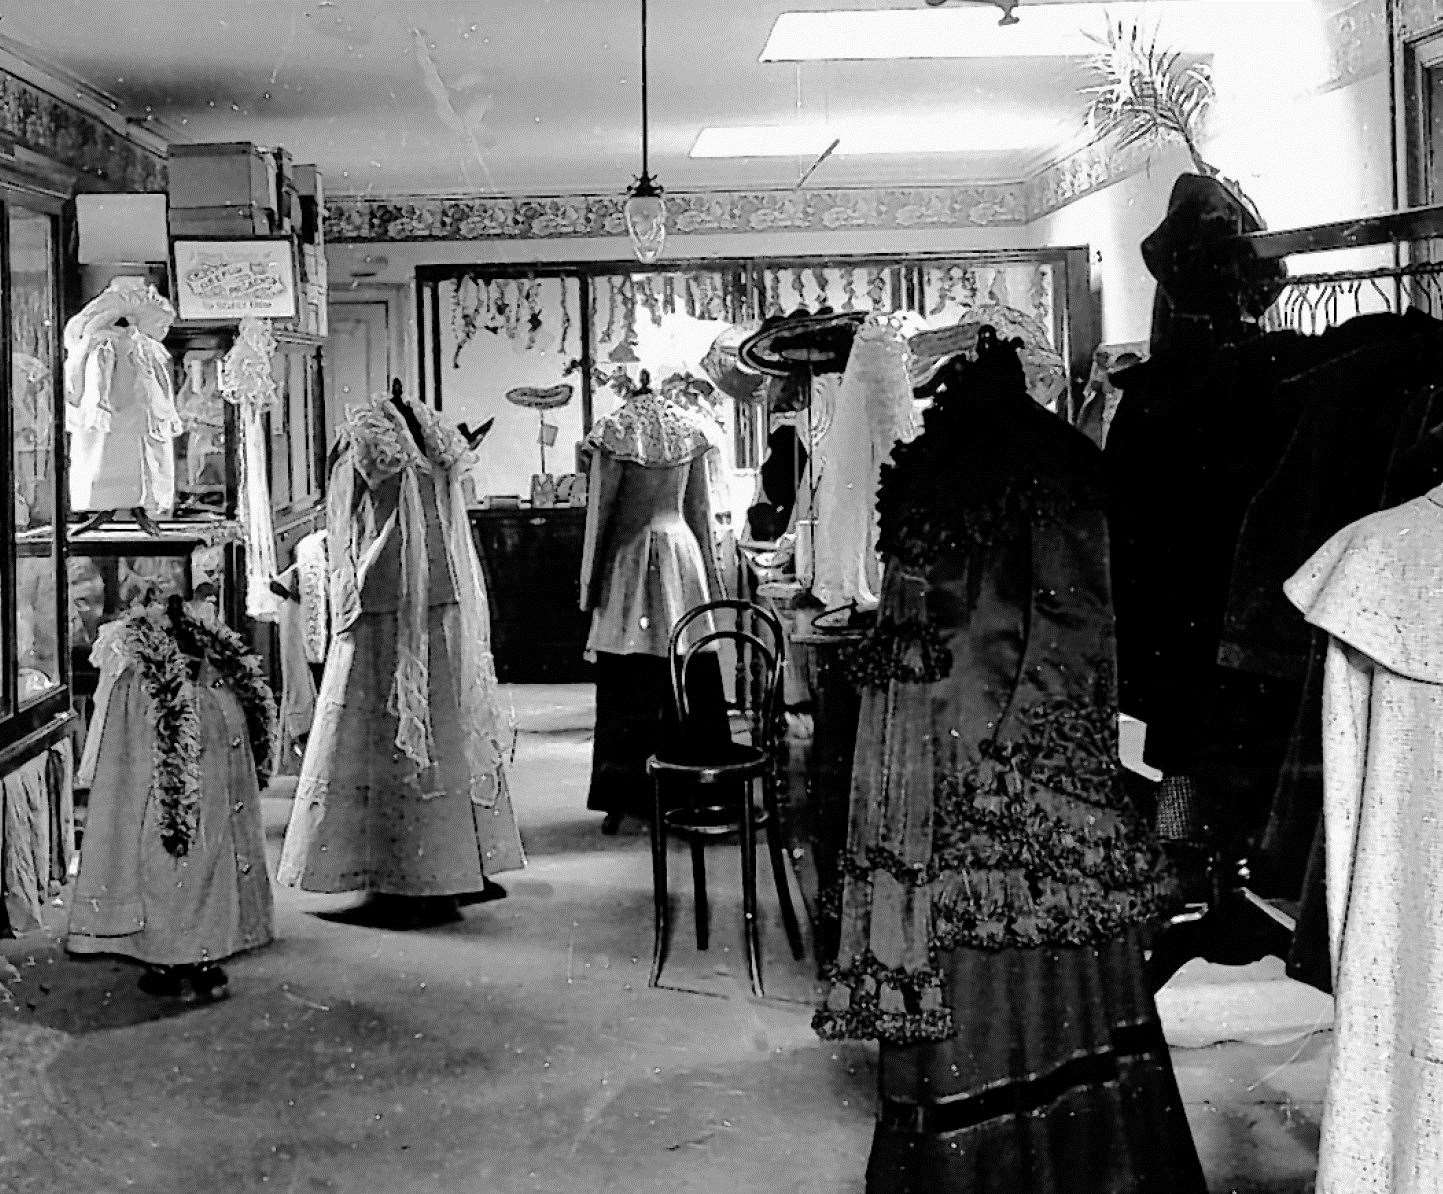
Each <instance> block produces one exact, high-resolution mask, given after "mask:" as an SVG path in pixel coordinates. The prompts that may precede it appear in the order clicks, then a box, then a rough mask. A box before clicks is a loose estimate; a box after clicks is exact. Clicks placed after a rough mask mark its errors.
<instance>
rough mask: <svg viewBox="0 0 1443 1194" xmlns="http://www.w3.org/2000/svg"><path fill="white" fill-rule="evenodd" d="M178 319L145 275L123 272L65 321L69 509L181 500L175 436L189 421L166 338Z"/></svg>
mask: <svg viewBox="0 0 1443 1194" xmlns="http://www.w3.org/2000/svg"><path fill="white" fill-rule="evenodd" d="M174 319H175V310H174V308H172V307H171V305H170V302H169V301H168V300H167V299H166V298H165V297H163V296H162V295H161V293H160V292H159V291H158V290H156V289H155V287H154V286H152V285H151V284H150V283H149V282H147V281H146V280H145V279H144V278H128V277H120V278H114V279H112V280H111V282H110V285H109V286H107V287H106V288H105V290H103V291H102V292H101V293H100V294H99V295H98V296H97V297H96V298H94V299H92V300H91V301H90V302H89V303H87V304H86V305H85V307H84V308H82V309H81V311H80V312H79V313H78V314H77V315H75V316H73V317H72V318H71V319H70V321H69V322H68V323H67V324H66V325H65V400H66V403H67V404H68V405H67V409H66V426H67V428H68V430H69V431H70V508H71V509H72V510H87V511H95V512H97V513H99V512H105V511H110V512H113V511H116V510H139V511H143V513H144V514H145V515H146V516H149V517H154V516H155V515H157V514H166V513H169V512H170V510H171V508H172V507H173V506H174V504H175V449H174V446H173V444H172V441H173V440H174V439H175V438H176V437H177V436H178V435H180V434H181V433H182V431H183V430H184V427H183V425H182V423H181V420H180V416H179V415H178V414H177V413H176V408H175V394H174V389H173V383H172V381H171V373H170V353H169V352H167V351H166V349H165V346H164V345H163V344H162V343H161V341H162V340H163V339H164V338H165V335H166V333H167V332H169V331H170V325H171V323H172V322H173V321H174ZM122 320H124V321H125V325H124V326H121V321H122ZM137 520H138V521H141V522H142V525H145V522H144V520H142V519H141V518H140V516H139V515H137Z"/></svg>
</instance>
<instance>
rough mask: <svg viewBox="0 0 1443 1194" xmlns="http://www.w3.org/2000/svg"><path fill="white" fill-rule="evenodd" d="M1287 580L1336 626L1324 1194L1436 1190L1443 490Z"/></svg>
mask: <svg viewBox="0 0 1443 1194" xmlns="http://www.w3.org/2000/svg"><path fill="white" fill-rule="evenodd" d="M1286 590H1287V595H1288V597H1289V598H1290V599H1291V600H1292V601H1293V602H1294V603H1295V604H1296V605H1297V607H1298V608H1299V609H1300V610H1302V612H1303V614H1304V616H1305V617H1306V618H1307V620H1308V621H1309V622H1310V623H1311V624H1312V625H1313V626H1316V627H1318V628H1319V629H1320V630H1322V631H1324V632H1326V633H1327V635H1328V636H1329V642H1328V648H1327V661H1326V664H1325V673H1326V679H1325V683H1326V691H1325V694H1324V701H1323V708H1324V718H1323V760H1324V788H1325V810H1324V816H1325V821H1326V840H1327V909H1328V929H1329V938H1330V941H1331V947H1332V950H1331V952H1332V957H1333V985H1334V991H1335V996H1336V1004H1337V1020H1336V1024H1335V1027H1334V1048H1333V1060H1332V1070H1331V1073H1330V1075H1329V1078H1328V1093H1327V1099H1326V1102H1325V1105H1324V1111H1323V1131H1322V1140H1321V1143H1320V1147H1319V1155H1318V1182H1317V1189H1318V1194H1425V1191H1434V1190H1439V1189H1443V1124H1440V1122H1439V1115H1440V1109H1443V1071H1440V1068H1439V1064H1438V1061H1437V1057H1438V1041H1439V1040H1440V1039H1443V1005H1440V1003H1439V1000H1438V977H1437V976H1438V971H1439V966H1440V961H1443V912H1440V908H1439V902H1438V895H1437V882H1438V874H1439V870H1440V868H1443V824H1440V821H1439V818H1438V792H1439V788H1440V784H1443V487H1439V488H1435V489H1433V490H1431V491H1430V492H1429V493H1428V494H1427V495H1426V496H1424V497H1421V498H1417V499H1415V500H1413V501H1410V502H1407V503H1405V504H1403V505H1401V506H1396V507H1394V508H1392V509H1389V510H1384V511H1383V512H1382V513H1379V514H1374V515H1370V516H1369V517H1367V518H1364V519H1363V520H1362V521H1360V522H1357V523H1354V524H1353V525H1352V526H1349V527H1347V528H1345V529H1344V530H1342V531H1340V532H1339V533H1338V534H1337V535H1335V536H1334V537H1333V538H1332V539H1330V540H1329V541H1328V542H1327V543H1326V544H1325V545H1324V546H1323V548H1322V549H1321V550H1320V551H1319V552H1318V553H1317V554H1316V555H1315V556H1314V557H1313V558H1312V559H1311V560H1310V561H1308V563H1307V564H1306V565H1304V567H1303V569H1302V570H1301V571H1300V572H1298V573H1297V574H1296V575H1295V576H1294V577H1293V578H1292V579H1291V580H1289V581H1288V583H1287V585H1286Z"/></svg>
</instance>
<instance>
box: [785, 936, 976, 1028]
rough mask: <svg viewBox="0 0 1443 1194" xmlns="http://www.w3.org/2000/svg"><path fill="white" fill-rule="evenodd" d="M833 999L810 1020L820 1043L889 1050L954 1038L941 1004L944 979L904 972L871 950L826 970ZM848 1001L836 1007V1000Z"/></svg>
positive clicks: (928, 972) (932, 974)
mask: <svg viewBox="0 0 1443 1194" xmlns="http://www.w3.org/2000/svg"><path fill="white" fill-rule="evenodd" d="M826 978H827V981H828V982H829V983H830V984H831V986H832V991H833V998H832V999H829V1000H828V1003H827V1006H825V1007H822V1008H820V1009H818V1010H817V1011H816V1012H815V1013H814V1014H813V1016H812V1030H813V1031H814V1032H815V1033H816V1034H817V1035H818V1036H820V1037H821V1038H822V1039H823V1040H829V1041H839V1040H876V1041H888V1042H891V1043H893V1044H914V1043H917V1042H920V1041H944V1040H946V1039H947V1038H948V1037H950V1036H952V1035H953V1034H954V1033H955V1028H954V1026H953V1023H952V1012H951V1009H949V1008H948V1007H946V1006H945V1005H944V1004H943V1003H942V975H941V974H940V973H939V972H938V971H937V970H936V969H934V968H931V967H929V968H927V969H924V970H903V969H901V968H894V967H890V966H887V965H885V964H883V963H882V962H881V961H880V960H879V959H878V958H877V957H876V955H875V954H873V953H872V952H871V951H870V950H868V951H867V952H866V953H863V954H861V955H858V956H856V957H853V958H852V959H850V960H849V961H847V962H845V963H833V964H832V965H831V966H829V967H827V971H826ZM838 997H840V998H843V999H845V1000H846V1003H845V1006H841V1007H838V1006H836V1005H835V1000H836V999H837V998H838Z"/></svg>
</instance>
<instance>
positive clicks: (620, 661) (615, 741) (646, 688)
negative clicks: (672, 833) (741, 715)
mask: <svg viewBox="0 0 1443 1194" xmlns="http://www.w3.org/2000/svg"><path fill="white" fill-rule="evenodd" d="M686 687H687V701H688V704H689V706H690V712H691V716H690V718H689V719H688V726H687V733H686V735H685V742H686V743H688V744H690V745H693V746H697V747H701V746H719V745H725V744H726V743H727V742H729V741H730V740H731V731H730V725H729V722H728V720H727V709H726V700H725V697H724V696H723V692H722V675H721V665H720V663H719V662H718V661H717V657H716V655H715V654H714V653H710V652H708V653H705V654H698V656H697V658H696V660H695V661H694V662H693V663H692V665H691V667H689V668H688V669H687V685H686ZM682 741H683V735H682V731H681V727H680V726H679V725H678V724H677V717H676V708H675V702H674V700H673V699H672V694H671V675H670V672H669V670H668V664H667V661H666V660H665V659H664V658H662V657H661V656H659V655H640V654H638V655H613V654H611V653H610V652H607V651H598V652H597V653H596V735H595V738H594V739H593V741H592V752H591V788H590V791H589V792H588V793H587V799H586V807H587V808H589V809H593V810H595V811H597V812H603V813H612V812H615V813H627V814H629V815H631V816H634V817H640V818H643V819H646V818H649V817H650V816H651V811H652V791H651V779H650V777H648V775H647V774H646V760H647V759H648V758H650V757H651V756H652V755H653V754H655V753H656V752H657V751H659V750H662V749H663V748H671V749H675V748H677V746H678V745H680V744H681V743H682Z"/></svg>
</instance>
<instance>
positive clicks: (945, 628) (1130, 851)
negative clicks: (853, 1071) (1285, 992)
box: [814, 334, 1205, 1194]
mask: <svg viewBox="0 0 1443 1194" xmlns="http://www.w3.org/2000/svg"><path fill="white" fill-rule="evenodd" d="M947 368H948V371H947V373H946V374H945V377H944V381H943V392H942V393H941V395H940V396H939V398H938V401H937V403H936V404H935V405H934V406H933V408H932V409H931V410H930V411H929V412H928V414H927V417H926V428H925V431H924V433H923V435H922V436H921V437H920V438H919V439H918V440H916V441H914V442H913V443H912V444H910V445H907V446H904V447H900V448H898V449H897V450H896V464H895V465H894V466H893V467H892V468H891V469H890V470H888V471H887V472H886V473H885V474H884V479H883V484H882V489H881V497H880V499H879V510H880V513H881V518H882V537H881V546H882V550H883V552H884V554H885V556H886V557H887V568H886V578H885V581H884V592H883V597H882V605H881V609H880V611H879V619H878V624H877V628H876V630H875V631H874V632H873V634H872V635H871V637H870V639H869V640H868V642H867V643H866V644H865V645H864V647H863V648H862V649H861V650H860V651H859V653H858V656H857V658H856V660H855V673H856V676H857V678H858V680H859V681H860V682H861V683H863V684H865V685H866V686H867V688H866V692H865V694H864V696H863V707H862V714H861V721H862V724H874V725H877V726H879V727H881V729H880V732H879V733H878V734H868V735H860V736H859V741H858V746H857V753H856V756H855V760H854V768H853V780H852V798H851V816H850V827H849V836H848V845H847V850H846V853H845V857H844V862H843V871H844V887H843V893H842V947H841V950H840V952H839V955H838V962H837V963H836V964H835V966H834V967H833V968H832V971H831V974H830V978H831V987H830V991H829V993H828V995H827V997H826V1000H825V1003H824V1005H823V1006H822V1008H821V1009H820V1010H819V1011H818V1013H817V1016H816V1018H815V1021H814V1024H815V1027H816V1029H817V1031H818V1032H819V1033H820V1034H821V1035H822V1036H823V1037H826V1038H830V1039H837V1038H844V1037H845V1038H853V1039H872V1040H877V1041H879V1042H880V1043H881V1059H880V1078H879V1081H880V1092H879V1093H880V1100H879V1104H880V1107H879V1117H878V1123H877V1127H876V1134H875V1137H874V1141H873V1146H872V1155H871V1160H870V1163H869V1167H868V1176H867V1189H868V1190H869V1191H871V1192H873V1194H884V1192H885V1194H904V1192H908V1191H910V1192H914V1194H923V1192H926V1194H1021V1192H1023V1191H1025V1192H1027V1194H1145V1192H1146V1194H1151V1192H1153V1191H1163V1190H1165V1191H1168V1192H1169V1194H1201V1192H1202V1191H1203V1190H1204V1189H1205V1184H1204V1181H1203V1176H1202V1171H1201V1167H1200V1165H1199V1162H1198V1158H1197V1153H1196V1150H1195V1148H1194V1146H1193V1142H1192V1138H1191V1135H1190V1133H1189V1129H1188V1124H1187V1120H1186V1117H1185V1115H1184V1112H1183V1106H1182V1101H1181V1097H1180V1095H1179V1093H1178V1089H1177V1085H1176V1081H1175V1078H1174V1076H1173V1071H1172V1067H1171V1062H1170V1059H1169V1055H1168V1051H1167V1046H1166V1043H1165V1042H1164V1040H1163V1036H1162V1030H1161V1027H1160V1025H1159V1022H1158V1017H1157V1011H1156V1008H1155V1006H1154V1002H1153V998H1152V994H1151V991H1150V988H1149V986H1148V984H1147V981H1146V978H1145V974H1144V967H1143V950H1142V941H1143V937H1144V935H1145V933H1146V931H1147V930H1148V928H1149V926H1151V925H1152V924H1154V923H1155V922H1156V921H1157V920H1159V919H1160V917H1161V916H1162V915H1163V914H1164V912H1165V910H1166V907H1167V904H1168V902H1169V900H1170V898H1171V884H1170V881H1169V877H1168V875H1167V873H1166V870H1165V866H1164V863H1163V861H1162V856H1161V853H1160V851H1159V849H1158V847H1157V845H1156V843H1155V841H1154V840H1153V838H1152V836H1151V834H1150V832H1149V830H1148V828H1147V822H1146V816H1145V812H1146V810H1139V809H1136V808H1134V807H1133V806H1132V805H1131V803H1130V802H1129V800H1128V798H1127V795H1126V794H1125V792H1124V789H1123V787H1122V784H1121V782H1120V778H1121V776H1120V768H1119V764H1118V761H1117V728H1116V727H1117V713H1116V700H1115V694H1114V680H1113V657H1114V647H1113V626H1112V610H1111V598H1110V586H1109V579H1108V566H1107V530H1106V521H1105V518H1104V515H1103V494H1102V487H1101V484H1100V481H1099V478H1098V475H1097V474H1098V470H1099V463H1100V457H1099V454H1098V452H1097V450H1096V448H1095V447H1094V446H1093V445H1092V444H1091V442H1089V441H1088V440H1087V439H1086V438H1085V437H1084V436H1082V435H1081V434H1080V433H1078V432H1077V431H1075V430H1074V429H1072V428H1071V427H1068V426H1067V425H1066V424H1065V423H1064V422H1063V421H1061V420H1060V419H1058V418H1056V416H1054V415H1052V414H1050V413H1048V412H1046V411H1045V410H1043V409H1042V408H1040V407H1038V406H1037V405H1036V404H1035V403H1034V402H1033V401H1032V400H1031V399H1030V398H1029V397H1028V395H1027V391H1026V388H1025V383H1024V379H1023V374H1022V370H1021V366H1020V364H1019V363H1018V360H1017V356H1016V353H1015V350H1014V349H1013V348H1012V347H1011V346H1009V345H1006V344H999V343H998V342H997V341H996V340H995V337H992V336H991V335H990V334H989V335H984V336H983V337H982V338H981V340H980V341H979V350H978V360H977V361H976V362H975V363H967V362H961V363H957V364H954V365H949V366H948V367H947Z"/></svg>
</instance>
